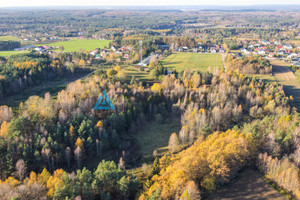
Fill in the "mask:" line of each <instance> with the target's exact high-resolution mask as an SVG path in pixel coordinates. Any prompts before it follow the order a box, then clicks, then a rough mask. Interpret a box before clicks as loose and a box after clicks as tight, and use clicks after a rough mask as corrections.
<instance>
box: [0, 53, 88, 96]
mask: <svg viewBox="0 0 300 200" xmlns="http://www.w3.org/2000/svg"><path fill="white" fill-rule="evenodd" d="M77 57H79V58H80V54H79V55H77V53H75V54H74V55H73V57H70V55H67V54H66V55H64V56H62V55H58V57H55V58H50V57H49V56H48V55H43V54H42V55H40V54H33V53H32V54H20V55H13V56H10V57H9V58H8V59H7V60H6V59H5V60H3V62H0V98H2V97H5V96H7V95H10V94H15V93H17V92H20V91H22V90H24V89H26V88H28V87H31V86H35V85H38V84H40V83H41V82H42V81H46V80H53V79H57V78H60V77H64V76H67V75H70V74H73V73H76V72H77V70H76V66H77V67H80V66H81V65H79V64H80V61H84V60H82V59H79V58H78V59H79V60H77ZM70 59H74V60H73V61H74V63H75V64H76V63H79V64H77V65H75V64H73V63H71V62H70ZM71 61H72V60H71Z"/></svg>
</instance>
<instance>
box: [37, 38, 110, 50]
mask: <svg viewBox="0 0 300 200" xmlns="http://www.w3.org/2000/svg"><path fill="white" fill-rule="evenodd" d="M109 43H110V40H86V39H76V40H69V41H63V42H54V43H49V44H41V45H48V46H56V47H60V46H64V51H65V52H73V51H78V50H79V49H82V50H86V51H91V50H94V49H95V48H104V47H108V46H109ZM38 46H39V45H38Z"/></svg>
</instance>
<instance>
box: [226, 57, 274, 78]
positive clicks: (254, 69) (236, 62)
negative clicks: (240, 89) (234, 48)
mask: <svg viewBox="0 0 300 200" xmlns="http://www.w3.org/2000/svg"><path fill="white" fill-rule="evenodd" d="M226 67H227V68H228V69H231V70H239V72H240V73H243V74H270V73H272V65H271V63H270V61H269V60H267V59H265V58H262V57H259V56H252V57H237V58H233V56H232V55H231V54H229V55H228V56H227V57H226Z"/></svg>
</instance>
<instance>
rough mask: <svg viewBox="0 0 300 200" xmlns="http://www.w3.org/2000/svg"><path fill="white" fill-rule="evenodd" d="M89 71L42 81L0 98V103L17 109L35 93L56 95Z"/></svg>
mask: <svg viewBox="0 0 300 200" xmlns="http://www.w3.org/2000/svg"><path fill="white" fill-rule="evenodd" d="M92 73H93V72H91V73H88V74H87V73H83V74H76V75H73V76H70V77H66V78H63V79H59V80H54V81H44V82H42V83H41V84H39V85H36V86H32V87H29V88H26V89H25V90H23V91H22V92H20V93H18V94H14V95H11V96H8V97H5V98H3V99H1V100H0V105H7V106H9V107H12V109H13V110H15V109H17V108H18V106H19V105H20V103H21V102H24V101H26V100H27V99H28V98H29V97H30V96H33V95H36V96H40V97H44V95H45V93H47V92H50V94H51V95H52V96H56V95H57V93H58V92H59V91H61V90H63V89H65V88H66V87H67V85H68V84H69V83H71V82H74V81H76V80H78V79H84V78H85V77H87V76H89V75H90V74H92Z"/></svg>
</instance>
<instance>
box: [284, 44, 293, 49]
mask: <svg viewBox="0 0 300 200" xmlns="http://www.w3.org/2000/svg"><path fill="white" fill-rule="evenodd" d="M283 48H285V49H293V47H292V45H290V44H284V45H283Z"/></svg>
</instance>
